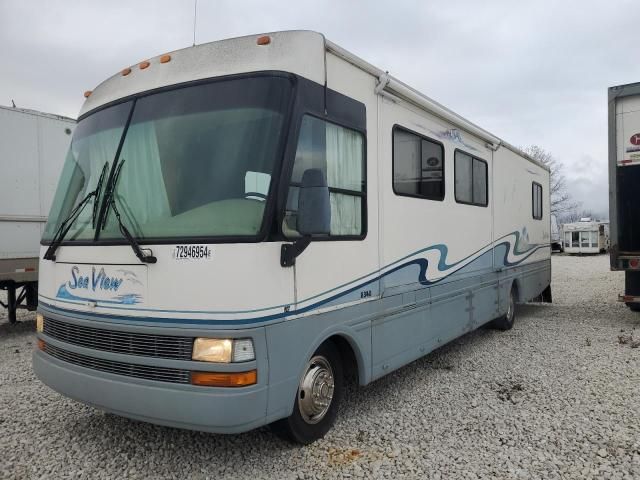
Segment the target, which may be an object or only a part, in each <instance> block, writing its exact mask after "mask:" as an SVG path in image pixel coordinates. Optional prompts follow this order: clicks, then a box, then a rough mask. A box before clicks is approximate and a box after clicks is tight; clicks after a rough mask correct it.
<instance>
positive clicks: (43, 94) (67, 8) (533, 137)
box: [0, 0, 640, 215]
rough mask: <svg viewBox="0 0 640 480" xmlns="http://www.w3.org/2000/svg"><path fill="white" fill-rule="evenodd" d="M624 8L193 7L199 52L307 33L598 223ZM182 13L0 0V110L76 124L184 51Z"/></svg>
mask: <svg viewBox="0 0 640 480" xmlns="http://www.w3.org/2000/svg"><path fill="white" fill-rule="evenodd" d="M637 5H638V4H637V2H634V1H632V0H610V1H608V2H604V1H595V0H591V1H584V0H583V1H573V0H565V1H562V2H561V1H557V0H555V1H548V0H537V1H535V2H514V1H492V0H487V1H485V2H479V1H473V0H467V1H455V0H451V1H449V2H441V1H439V2H436V1H431V0H422V1H420V0H414V1H404V0H395V1H394V2H383V1H367V2H365V1H356V0H352V1H347V0H342V1H339V0H336V1H328V0H327V1H321V0H315V1H313V2H304V1H302V0H297V1H278V2H274V1H241V0H235V1H232V0H229V1H215V0H198V4H197V28H196V42H197V43H204V42H209V41H214V40H218V39H222V38H228V37H234V36H240V35H246V34H253V33H261V32H268V31H274V30H288V29H311V30H317V31H321V32H323V33H324V34H325V35H326V36H327V37H328V38H329V39H331V40H333V41H334V42H336V43H338V44H340V45H341V46H343V47H344V48H346V49H348V50H351V51H352V52H354V53H356V54H357V55H359V56H361V57H363V58H364V59H366V60H368V61H369V62H370V63H373V64H374V65H377V66H379V67H382V68H384V69H386V70H389V72H390V73H391V74H392V75H394V76H396V77H398V78H399V79H401V80H403V81H405V82H406V83H409V84H410V85H412V86H414V87H416V88H417V89H418V90H420V91H422V92H424V93H425V94H427V95H428V96H430V97H432V98H434V99H435V100H437V101H439V102H441V103H443V104H444V105H446V106H447V107H449V108H451V109H453V110H454V111H456V112H457V113H460V114H461V115H463V116H465V117H467V118H468V119H470V120H471V121H473V122H475V123H477V124H479V125H480V126H482V127H484V128H486V129H487V130H489V131H491V132H492V133H494V134H496V135H498V136H500V137H502V138H504V139H505V140H507V141H508V142H510V143H512V144H514V145H520V146H526V145H531V144H536V145H539V146H541V147H542V148H544V149H546V150H548V151H550V152H551V153H552V154H553V155H554V156H555V157H556V158H558V160H560V161H561V162H562V163H563V164H564V171H565V175H566V177H567V179H568V183H569V186H570V188H571V193H572V194H573V196H574V197H575V199H576V200H578V201H580V202H582V206H583V207H584V208H586V209H591V210H594V211H595V212H597V213H600V212H602V213H603V214H605V215H606V211H607V167H606V156H607V133H606V128H607V123H606V122H607V118H606V103H607V96H606V95H607V87H609V86H611V85H617V84H622V83H630V82H636V81H640V61H638V43H639V42H638V40H639V37H640V28H639V26H640V8H638V6H637ZM193 13H194V3H193V0H173V1H169V0H164V1H143V0H136V1H133V0H124V1H123V0H109V1H103V2H97V1H94V2H90V1H79V0H64V1H62V0H48V1H44V0H28V1H26V0H0V45H2V48H0V61H1V63H0V65H1V70H0V72H1V74H0V104H3V105H10V104H11V100H14V101H15V102H16V104H17V105H18V106H20V107H25V108H34V109H37V110H43V111H47V112H51V113H58V114H62V115H67V116H71V117H75V116H76V115H77V112H78V111H79V109H80V105H81V104H82V101H83V100H84V99H83V97H82V93H83V92H84V91H85V90H90V89H92V88H93V87H94V86H96V85H97V84H98V83H100V82H101V81H102V80H104V79H105V78H106V77H108V76H110V75H112V74H113V73H114V72H117V71H119V70H121V69H122V68H123V67H125V66H127V65H130V64H133V63H136V62H138V61H140V60H144V59H146V58H148V57H151V56H154V55H157V54H160V53H163V52H166V51H170V50H175V49H178V48H181V47H185V46H189V45H191V44H192V42H193Z"/></svg>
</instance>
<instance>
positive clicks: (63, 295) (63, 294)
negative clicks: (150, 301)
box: [56, 283, 142, 305]
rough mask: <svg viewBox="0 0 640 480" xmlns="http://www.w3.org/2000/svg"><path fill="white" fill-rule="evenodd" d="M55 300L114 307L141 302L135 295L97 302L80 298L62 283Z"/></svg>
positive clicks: (93, 299) (92, 299)
mask: <svg viewBox="0 0 640 480" xmlns="http://www.w3.org/2000/svg"><path fill="white" fill-rule="evenodd" d="M56 298H59V299H64V300H72V301H76V302H97V303H108V304H114V305H135V304H137V303H140V302H141V301H142V296H141V295H138V294H135V293H129V294H123V295H118V296H117V297H114V299H113V300H102V299H100V300H98V299H95V298H88V297H80V296H78V295H74V294H73V293H71V292H70V291H69V290H68V289H67V284H66V283H63V284H62V285H60V288H58V293H57V294H56Z"/></svg>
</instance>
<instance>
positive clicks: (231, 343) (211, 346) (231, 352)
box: [191, 338, 256, 363]
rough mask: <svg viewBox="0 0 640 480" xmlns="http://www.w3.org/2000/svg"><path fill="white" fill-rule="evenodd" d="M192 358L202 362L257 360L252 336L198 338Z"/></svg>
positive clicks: (194, 344)
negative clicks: (232, 338)
mask: <svg viewBox="0 0 640 480" xmlns="http://www.w3.org/2000/svg"><path fill="white" fill-rule="evenodd" d="M191 358H192V359H193V360H200V361H202V362H217V363H230V362H234V363H235V362H248V361H250V360H255V358H256V355H255V352H254V350H253V341H252V340H251V339H250V338H240V339H234V340H231V339H228V338H225V339H220V338H196V340H195V342H194V343H193V353H192V355H191Z"/></svg>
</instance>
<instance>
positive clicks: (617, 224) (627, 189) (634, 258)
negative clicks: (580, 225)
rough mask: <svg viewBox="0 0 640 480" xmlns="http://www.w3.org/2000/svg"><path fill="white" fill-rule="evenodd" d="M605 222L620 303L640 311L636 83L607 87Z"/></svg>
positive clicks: (639, 97) (639, 101) (639, 104)
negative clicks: (619, 274)
mask: <svg viewBox="0 0 640 480" xmlns="http://www.w3.org/2000/svg"><path fill="white" fill-rule="evenodd" d="M609 222H610V238H611V247H610V259H611V269H612V270H624V272H625V282H624V294H623V295H620V300H621V301H623V302H625V303H626V304H627V306H629V308H631V310H634V311H640V83H630V84H627V85H619V86H616V87H610V88H609Z"/></svg>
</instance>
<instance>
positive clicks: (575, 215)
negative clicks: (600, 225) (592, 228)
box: [558, 210, 599, 224]
mask: <svg viewBox="0 0 640 480" xmlns="http://www.w3.org/2000/svg"><path fill="white" fill-rule="evenodd" d="M581 218H591V219H592V220H599V217H598V215H596V214H594V213H593V212H592V211H591V210H572V211H568V212H564V213H562V214H560V216H559V217H558V222H559V223H561V224H565V223H575V222H578V221H580V219H581Z"/></svg>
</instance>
